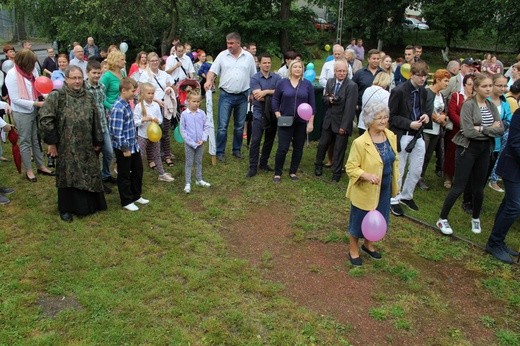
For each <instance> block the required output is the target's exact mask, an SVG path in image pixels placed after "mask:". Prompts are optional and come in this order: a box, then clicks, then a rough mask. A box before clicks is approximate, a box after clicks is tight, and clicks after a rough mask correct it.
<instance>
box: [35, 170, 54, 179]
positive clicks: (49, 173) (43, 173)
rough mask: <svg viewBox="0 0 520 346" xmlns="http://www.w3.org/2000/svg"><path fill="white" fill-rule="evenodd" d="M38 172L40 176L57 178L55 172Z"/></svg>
mask: <svg viewBox="0 0 520 346" xmlns="http://www.w3.org/2000/svg"><path fill="white" fill-rule="evenodd" d="M36 172H38V174H41V175H47V176H49V177H55V176H56V173H55V172H54V171H51V172H45V171H42V170H41V169H39V168H38V169H37V170H36Z"/></svg>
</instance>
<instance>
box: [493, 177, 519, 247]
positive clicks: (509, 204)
mask: <svg viewBox="0 0 520 346" xmlns="http://www.w3.org/2000/svg"><path fill="white" fill-rule="evenodd" d="M503 183H504V188H505V194H504V199H503V200H502V203H501V204H500V207H499V208H498V211H497V215H496V216H495V225H494V226H493V230H492V231H491V235H490V236H489V240H488V244H489V246H491V247H501V246H503V245H505V242H504V241H505V239H506V236H507V232H509V229H510V228H511V226H512V225H513V223H514V222H515V220H516V219H517V218H518V217H519V216H520V182H512V181H510V180H507V179H503Z"/></svg>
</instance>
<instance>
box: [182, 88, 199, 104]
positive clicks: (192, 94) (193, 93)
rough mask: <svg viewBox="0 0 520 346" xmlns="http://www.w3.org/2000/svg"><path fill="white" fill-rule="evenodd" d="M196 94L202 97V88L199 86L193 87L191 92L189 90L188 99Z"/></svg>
mask: <svg viewBox="0 0 520 346" xmlns="http://www.w3.org/2000/svg"><path fill="white" fill-rule="evenodd" d="M195 96H198V97H200V96H201V95H200V89H199V88H196V89H191V90H190V91H189V92H188V97H186V99H187V100H188V101H189V100H190V99H191V98H192V97H195Z"/></svg>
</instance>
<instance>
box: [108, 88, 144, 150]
mask: <svg viewBox="0 0 520 346" xmlns="http://www.w3.org/2000/svg"><path fill="white" fill-rule="evenodd" d="M109 131H110V136H111V137H112V147H114V148H116V149H119V150H121V151H127V150H130V152H131V153H132V154H134V153H137V152H139V145H138V144H137V138H136V133H135V124H134V114H133V113H132V108H130V105H129V104H128V102H126V101H125V100H123V99H122V98H121V97H118V98H117V100H116V102H115V103H114V106H113V107H112V110H111V111H110V127H109Z"/></svg>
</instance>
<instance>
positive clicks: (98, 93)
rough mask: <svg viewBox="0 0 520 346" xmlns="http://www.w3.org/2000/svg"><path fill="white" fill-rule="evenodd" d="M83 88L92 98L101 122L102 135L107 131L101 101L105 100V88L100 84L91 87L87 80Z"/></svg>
mask: <svg viewBox="0 0 520 346" xmlns="http://www.w3.org/2000/svg"><path fill="white" fill-rule="evenodd" d="M85 88H86V89H87V91H88V92H89V93H90V94H91V95H92V96H93V97H94V101H95V102H96V107H97V109H98V112H99V119H100V120H101V128H102V130H103V133H105V131H106V130H107V117H106V115H105V106H103V101H104V100H105V87H104V86H103V84H101V83H98V84H97V85H92V84H90V82H89V81H88V79H87V80H86V81H85Z"/></svg>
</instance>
